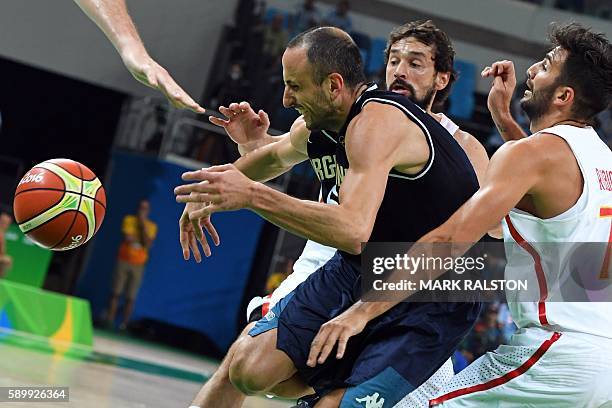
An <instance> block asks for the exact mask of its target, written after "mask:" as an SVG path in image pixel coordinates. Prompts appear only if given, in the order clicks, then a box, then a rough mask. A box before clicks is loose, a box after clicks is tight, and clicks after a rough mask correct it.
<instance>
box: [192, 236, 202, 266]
mask: <svg viewBox="0 0 612 408" xmlns="http://www.w3.org/2000/svg"><path fill="white" fill-rule="evenodd" d="M189 247H190V248H191V252H193V259H195V261H196V262H197V263H200V262H202V255H200V249H199V248H198V241H197V240H196V238H195V235H190V236H189Z"/></svg>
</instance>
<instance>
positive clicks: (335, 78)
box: [325, 72, 344, 98]
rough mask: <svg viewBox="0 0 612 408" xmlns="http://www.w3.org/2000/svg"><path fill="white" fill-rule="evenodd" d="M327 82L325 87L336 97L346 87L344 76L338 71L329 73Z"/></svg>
mask: <svg viewBox="0 0 612 408" xmlns="http://www.w3.org/2000/svg"><path fill="white" fill-rule="evenodd" d="M325 82H326V83H325V87H326V88H327V90H328V92H329V93H330V94H331V95H332V96H333V97H334V98H336V97H337V96H338V95H339V94H340V92H342V90H343V89H344V78H342V75H340V74H338V73H336V72H333V73H331V74H329V75H328V76H327V78H326V80H325Z"/></svg>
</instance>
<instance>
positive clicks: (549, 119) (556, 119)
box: [529, 113, 588, 133]
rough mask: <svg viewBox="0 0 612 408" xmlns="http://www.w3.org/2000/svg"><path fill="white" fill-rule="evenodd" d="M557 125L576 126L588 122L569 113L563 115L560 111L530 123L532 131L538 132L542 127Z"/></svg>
mask: <svg viewBox="0 0 612 408" xmlns="http://www.w3.org/2000/svg"><path fill="white" fill-rule="evenodd" d="M557 125H570V126H576V127H586V126H588V123H587V122H586V121H584V120H579V119H575V118H572V117H569V116H567V115H561V114H559V113H553V114H548V115H543V116H542V117H540V118H538V119H537V120H533V121H531V123H530V125H529V130H531V133H537V132H539V131H541V130H542V129H548V128H550V127H553V126H557Z"/></svg>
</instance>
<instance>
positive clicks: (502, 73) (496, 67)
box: [481, 60, 516, 115]
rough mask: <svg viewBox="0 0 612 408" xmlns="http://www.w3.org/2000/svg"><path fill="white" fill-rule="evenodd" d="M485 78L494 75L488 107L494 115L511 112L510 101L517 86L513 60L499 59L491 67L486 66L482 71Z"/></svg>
mask: <svg viewBox="0 0 612 408" xmlns="http://www.w3.org/2000/svg"><path fill="white" fill-rule="evenodd" d="M481 75H482V77H483V78H486V77H493V83H492V84H491V90H490V91H489V97H488V98H487V107H488V108H489V111H490V112H491V114H492V115H500V114H506V113H509V112H510V102H511V101H512V96H513V95H514V88H516V74H515V72H514V64H513V63H512V61H507V60H504V61H497V62H495V63H493V65H491V66H490V67H485V69H484V70H483V71H482V73H481Z"/></svg>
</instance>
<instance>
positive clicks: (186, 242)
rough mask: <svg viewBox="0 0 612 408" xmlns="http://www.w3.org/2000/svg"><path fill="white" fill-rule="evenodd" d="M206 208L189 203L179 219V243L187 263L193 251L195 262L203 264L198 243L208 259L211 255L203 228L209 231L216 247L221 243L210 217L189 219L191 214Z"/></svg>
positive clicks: (202, 205)
mask: <svg viewBox="0 0 612 408" xmlns="http://www.w3.org/2000/svg"><path fill="white" fill-rule="evenodd" d="M204 206H205V205H204V204H201V203H187V204H186V205H185V209H184V210H183V214H182V215H181V218H180V219H179V241H180V243H181V248H182V249H183V258H184V259H185V260H186V261H187V260H189V253H190V250H191V252H193V258H194V259H195V261H196V262H198V263H200V262H202V256H201V255H200V250H199V248H198V243H197V241H199V242H200V245H202V249H203V250H204V255H206V256H207V257H208V256H210V255H211V251H210V246H209V245H208V241H207V239H206V236H205V235H204V231H203V230H202V226H203V227H204V228H206V231H208V234H209V235H210V237H211V238H212V240H213V242H214V243H215V245H219V243H220V240H219V234H218V233H217V230H216V229H215V227H214V225H213V224H212V222H211V220H210V215H209V216H207V217H204V218H200V219H194V220H190V219H189V214H190V213H191V212H193V211H196V210H199V209H200V208H202V207H204Z"/></svg>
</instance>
